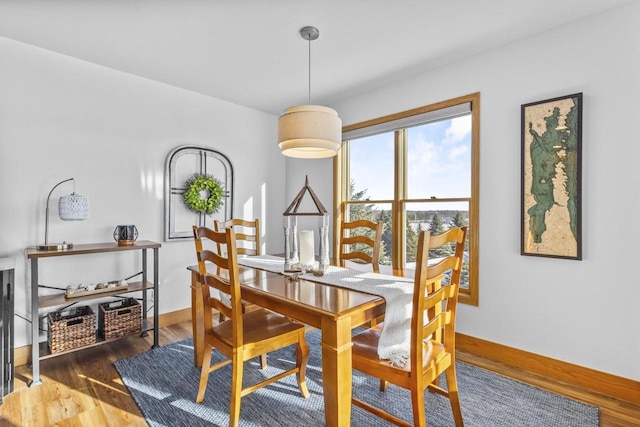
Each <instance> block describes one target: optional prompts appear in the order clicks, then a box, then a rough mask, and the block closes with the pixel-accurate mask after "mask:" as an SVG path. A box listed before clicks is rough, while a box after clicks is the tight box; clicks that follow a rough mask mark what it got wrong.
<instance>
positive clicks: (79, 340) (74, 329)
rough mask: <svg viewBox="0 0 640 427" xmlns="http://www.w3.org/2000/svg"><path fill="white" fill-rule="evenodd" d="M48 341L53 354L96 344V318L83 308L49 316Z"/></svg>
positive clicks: (55, 312)
mask: <svg viewBox="0 0 640 427" xmlns="http://www.w3.org/2000/svg"><path fill="white" fill-rule="evenodd" d="M47 320H48V322H49V329H48V331H47V340H48V343H49V348H50V349H51V353H52V354H53V353H61V352H63V351H68V350H73V349H75V348H78V347H83V346H86V345H89V344H93V343H95V342H96V316H95V314H94V313H93V310H91V307H88V306H81V307H74V308H70V309H67V310H61V311H53V312H51V313H49V314H47Z"/></svg>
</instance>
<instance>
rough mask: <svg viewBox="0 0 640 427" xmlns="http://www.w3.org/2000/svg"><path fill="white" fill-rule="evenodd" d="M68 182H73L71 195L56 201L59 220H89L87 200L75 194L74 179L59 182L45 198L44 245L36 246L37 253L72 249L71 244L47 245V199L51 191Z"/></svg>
mask: <svg viewBox="0 0 640 427" xmlns="http://www.w3.org/2000/svg"><path fill="white" fill-rule="evenodd" d="M68 181H73V193H71V194H68V195H66V196H62V197H60V199H59V201H58V215H59V216H60V219H61V220H63V221H81V220H84V219H87V218H89V199H88V198H86V197H85V196H82V195H80V194H77V193H76V192H75V184H76V181H75V178H68V179H65V180H63V181H60V182H59V183H57V184H56V185H54V186H53V188H52V189H51V191H49V195H48V196H47V201H46V205H45V222H44V245H38V246H37V248H38V250H39V251H63V250H66V249H71V248H72V247H73V243H70V242H62V243H49V199H50V198H51V193H53V190H55V189H56V188H57V187H58V186H59V185H60V184H63V183H65V182H68Z"/></svg>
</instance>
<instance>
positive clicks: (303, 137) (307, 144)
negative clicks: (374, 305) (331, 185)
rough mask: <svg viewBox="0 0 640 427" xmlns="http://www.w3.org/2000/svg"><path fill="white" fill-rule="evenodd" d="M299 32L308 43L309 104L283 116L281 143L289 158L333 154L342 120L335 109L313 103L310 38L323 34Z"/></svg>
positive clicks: (312, 30)
mask: <svg viewBox="0 0 640 427" xmlns="http://www.w3.org/2000/svg"><path fill="white" fill-rule="evenodd" d="M300 35H301V36H302V38H303V39H305V40H307V41H308V42H309V98H308V103H309V104H308V105H298V106H295V107H289V108H287V109H286V110H285V112H284V113H283V114H282V115H281V116H280V118H279V119H278V145H279V146H280V149H281V150H282V154H284V155H285V156H288V157H298V158H303V159H321V158H325V157H333V156H335V155H336V154H337V153H338V149H339V148H340V145H341V144H342V120H340V117H338V113H337V112H336V111H335V110H334V109H332V108H329V107H323V106H320V105H311V41H312V40H315V39H317V38H318V37H319V36H320V31H318V29H317V28H315V27H304V28H302V29H301V30H300Z"/></svg>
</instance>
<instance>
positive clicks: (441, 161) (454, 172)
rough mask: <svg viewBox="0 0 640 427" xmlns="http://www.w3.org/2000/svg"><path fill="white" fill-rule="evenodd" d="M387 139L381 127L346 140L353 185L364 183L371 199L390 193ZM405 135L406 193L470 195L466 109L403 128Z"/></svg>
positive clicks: (390, 158) (390, 151)
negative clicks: (460, 113)
mask: <svg viewBox="0 0 640 427" xmlns="http://www.w3.org/2000/svg"><path fill="white" fill-rule="evenodd" d="M393 140H394V136H393V132H387V133H383V134H379V135H373V136H369V137H364V138H359V139H354V140H352V141H350V146H349V149H350V156H349V157H350V160H351V169H350V175H351V179H352V180H353V181H354V182H355V190H356V191H359V190H362V189H366V190H367V192H366V194H365V196H368V197H370V198H371V199H377V200H380V199H392V198H393V165H394V160H393V143H394V142H393ZM408 141H409V142H408V149H407V161H408V174H407V176H408V178H407V181H408V182H407V194H408V197H409V198H420V199H425V198H432V197H438V198H444V197H471V115H466V116H462V117H457V118H453V119H447V120H442V121H438V122H434V123H428V124H424V125H420V126H415V127H412V128H409V130H408ZM451 206H454V205H451ZM455 206H457V207H453V208H454V209H459V206H460V204H459V203H456V204H455ZM438 208H441V209H449V208H451V207H444V205H440V206H438ZM465 210H466V209H465Z"/></svg>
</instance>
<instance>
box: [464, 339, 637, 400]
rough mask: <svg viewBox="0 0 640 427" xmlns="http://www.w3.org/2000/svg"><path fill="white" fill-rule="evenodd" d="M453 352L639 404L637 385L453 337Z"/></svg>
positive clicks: (599, 373) (624, 379) (547, 359)
mask: <svg viewBox="0 0 640 427" xmlns="http://www.w3.org/2000/svg"><path fill="white" fill-rule="evenodd" d="M456 349H459V350H461V351H465V352H468V353H473V354H476V355H478V356H481V357H484V358H486V359H489V360H492V361H494V362H499V363H502V364H505V365H509V366H513V367H515V368H519V369H522V370H525V371H528V372H531V373H535V374H538V375H543V376H545V377H547V378H552V379H555V380H558V381H562V382H565V383H568V384H572V385H575V386H578V387H582V388H585V389H589V390H592V391H595V392H597V393H601V394H603V395H606V396H611V397H616V398H618V399H622V400H626V401H627V402H631V403H634V404H640V382H638V381H634V380H631V379H628V378H624V377H619V376H616V375H612V374H607V373H605V372H601V371H596V370H594V369H590V368H585V367H583V366H579V365H574V364H572V363H567V362H563V361H560V360H556V359H552V358H549V357H545V356H540V355H538V354H534V353H529V352H527V351H523V350H518V349H517V348H513V347H507V346H505V345H501V344H496V343H494V342H491V341H485V340H482V339H479V338H474V337H472V336H469V335H464V334H459V333H456Z"/></svg>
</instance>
